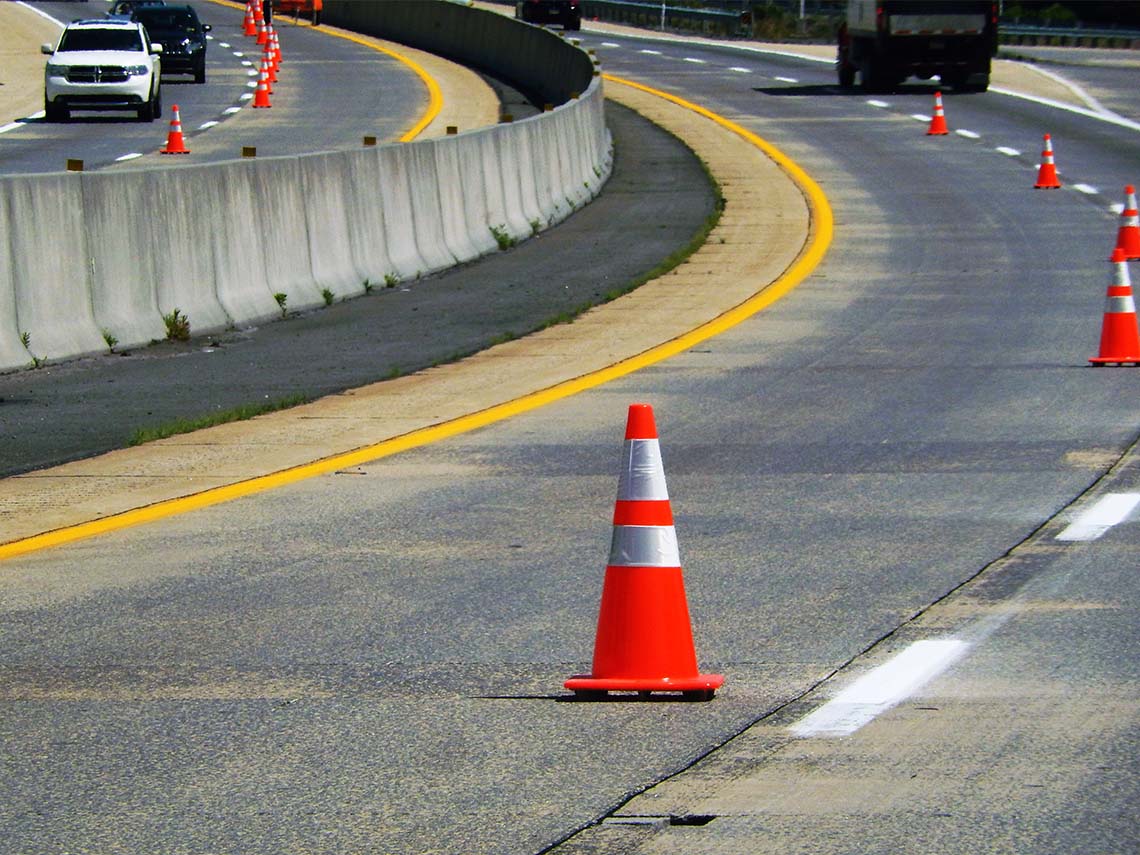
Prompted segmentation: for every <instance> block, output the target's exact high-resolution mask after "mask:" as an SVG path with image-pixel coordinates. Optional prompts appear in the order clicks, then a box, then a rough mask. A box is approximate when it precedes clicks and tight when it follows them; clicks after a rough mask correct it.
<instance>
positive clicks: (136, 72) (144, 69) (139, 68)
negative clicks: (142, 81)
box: [127, 65, 150, 77]
mask: <svg viewBox="0 0 1140 855" xmlns="http://www.w3.org/2000/svg"><path fill="white" fill-rule="evenodd" d="M127 74H129V75H130V76H131V77H141V76H142V75H144V74H150V66H149V65H128V66H127Z"/></svg>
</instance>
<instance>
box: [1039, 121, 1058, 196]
mask: <svg viewBox="0 0 1140 855" xmlns="http://www.w3.org/2000/svg"><path fill="white" fill-rule="evenodd" d="M1060 186H1061V182H1060V181H1059V180H1058V179H1057V166H1056V164H1055V163H1054V162H1053V138H1052V137H1051V136H1049V135H1048V134H1045V150H1044V151H1043V152H1041V166H1040V167H1039V168H1038V170H1037V183H1036V184H1034V185H1033V187H1034V189H1035V190H1056V189H1057V188H1058V187H1060Z"/></svg>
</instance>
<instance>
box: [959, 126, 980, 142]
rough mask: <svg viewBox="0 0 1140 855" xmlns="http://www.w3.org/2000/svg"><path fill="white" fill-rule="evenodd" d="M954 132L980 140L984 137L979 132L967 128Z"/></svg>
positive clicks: (969, 138) (967, 137)
mask: <svg viewBox="0 0 1140 855" xmlns="http://www.w3.org/2000/svg"><path fill="white" fill-rule="evenodd" d="M954 133H956V134H957V135H958V136H960V137H965V138H966V139H968V140H980V139H981V138H982V135H981V134H979V133H977V132H976V131H968V130H966V129H965V128H960V129H958V130H956V131H954Z"/></svg>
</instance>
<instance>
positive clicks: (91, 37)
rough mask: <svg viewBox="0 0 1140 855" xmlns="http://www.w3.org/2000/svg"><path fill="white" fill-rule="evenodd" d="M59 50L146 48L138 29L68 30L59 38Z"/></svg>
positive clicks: (139, 49)
mask: <svg viewBox="0 0 1140 855" xmlns="http://www.w3.org/2000/svg"><path fill="white" fill-rule="evenodd" d="M56 50H59V51H77V50H137V51H139V52H140V53H141V52H142V51H143V50H145V48H144V46H143V43H142V39H140V38H139V34H138V31H137V30H111V29H91V30H67V31H66V32H64V34H63V38H62V39H60V40H59V47H58V48H56Z"/></svg>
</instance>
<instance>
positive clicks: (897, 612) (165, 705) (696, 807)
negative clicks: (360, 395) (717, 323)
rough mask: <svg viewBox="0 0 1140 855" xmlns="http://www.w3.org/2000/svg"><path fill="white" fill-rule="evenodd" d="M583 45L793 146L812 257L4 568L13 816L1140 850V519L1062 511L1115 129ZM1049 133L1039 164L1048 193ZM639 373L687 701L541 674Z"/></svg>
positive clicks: (1106, 216) (1101, 417) (804, 72)
mask: <svg viewBox="0 0 1140 855" xmlns="http://www.w3.org/2000/svg"><path fill="white" fill-rule="evenodd" d="M603 41H605V42H606V43H607V44H606V46H602V45H601V42H603ZM594 43H596V44H598V47H599V50H600V51H601V52H602V56H603V63H604V67H605V68H606V70H607V71H609V72H611V73H615V74H619V75H622V76H626V77H631V78H635V79H639V80H642V81H645V82H648V83H652V84H654V85H656V86H658V87H660V88H665V89H669V90H672V91H675V92H677V93H679V94H682V95H683V96H684V97H686V98H689V99H691V100H695V101H698V102H699V103H701V104H702V105H704V106H706V107H708V108H710V109H712V110H714V111H716V112H718V113H721V114H723V115H726V116H729V117H730V118H732V119H734V120H735V121H738V122H741V123H743V124H745V125H746V126H747V127H749V128H750V129H752V130H754V131H756V132H757V133H759V134H761V135H762V136H764V137H766V138H768V139H770V140H772V141H773V142H775V143H776V144H777V145H779V146H780V147H781V148H782V149H783V150H784V151H785V152H787V153H789V154H790V155H792V156H793V157H794V158H795V159H796V160H797V161H798V162H799V163H800V164H801V165H802V166H803V167H804V168H805V169H806V170H807V171H808V172H809V173H810V174H811V175H812V176H813V177H815V179H816V180H817V181H818V182H819V183H820V184H821V186H823V188H824V190H825V191H826V192H827V194H828V196H829V198H830V200H831V204H832V206H833V207H834V210H835V214H836V235H835V240H834V242H833V244H832V247H831V250H830V253H829V255H828V257H827V259H826V260H825V262H824V263H823V264H822V265H821V266H820V267H819V268H818V269H817V271H816V272H815V273H814V274H813V275H812V276H811V277H809V279H808V280H807V281H805V282H804V283H803V284H802V285H800V286H799V287H798V288H797V289H796V290H795V291H794V292H793V293H792V294H791V295H789V296H788V297H786V298H785V299H783V300H781V301H780V302H778V303H776V304H775V305H774V306H773V307H771V308H769V309H768V310H766V311H765V312H763V313H761V314H759V315H757V316H755V317H754V318H752V319H751V320H749V321H746V322H744V323H742V324H740V325H739V326H737V327H735V328H734V329H732V330H730V331H729V332H727V333H724V334H722V335H721V336H719V337H717V338H715V339H713V340H712V341H710V342H708V343H706V344H705V345H702V346H700V347H699V348H696V349H694V350H692V351H689V352H687V353H685V354H682V355H680V356H678V357H675V358H673V359H671V360H668V361H666V362H664V363H662V364H660V365H657V366H655V367H652V368H648V369H645V370H642V371H640V372H638V373H636V374H633V375H630V376H628V377H626V378H624V379H622V380H619V381H616V382H613V383H610V384H607V385H605V386H603V387H600V388H598V389H595V390H593V391H589V392H585V393H582V394H579V395H577V396H575V397H572V398H569V399H565V400H563V401H560V402H558V403H555V404H552V405H549V406H547V407H545V408H543V409H541V410H537V411H533V412H531V413H529V414H527V415H525V416H521V417H518V418H515V419H513V420H510V421H507V422H501V423H498V424H496V425H495V426H492V427H488V428H485V429H482V430H479V431H477V432H474V433H471V434H468V435H465V436H462V437H458V438H455V439H452V440H448V441H446V442H441V443H439V444H436V445H433V446H429V447H426V448H422V449H419V450H416V451H413V452H410V453H407V454H403V455H397V456H394V457H390V458H387V459H385V460H383V461H380V462H377V463H374V464H369V465H366V466H363V467H360V468H359V469H354V470H352V471H346V472H342V473H339V474H336V475H331V476H328V477H324V478H318V479H312V480H309V481H306V482H303V483H300V484H297V485H294V486H292V487H289V488H285V489H282V490H280V491H277V492H273V493H269V494H262V495H260V496H258V497H254V498H249V499H245V500H241V501H237V502H231V503H228V504H226V505H221V506H217V507H213V508H210V509H207V510H204V511H200V512H196V513H193V514H189V515H184V516H181V517H176V518H172V519H169V520H165V521H163V522H160V523H156V524H154V525H151V526H147V527H144V528H135V529H130V530H127V531H123V532H119V533H116V534H113V535H109V536H106V537H102V538H98V539H93V540H88V541H84V542H81V543H79V544H76V545H73V546H68V547H63V548H60V549H56V550H52V551H49V552H43V553H39V554H33V555H29V556H26V557H23V558H20V559H17V560H15V561H11V562H7V563H6V564H5V565H4V567H3V568H2V571H0V572H3V574H4V583H5V587H4V593H5V604H4V611H5V620H4V622H3V624H2V628H0V632H2V633H3V637H2V640H0V646H2V648H3V650H4V651H5V654H4V659H3V665H2V670H3V677H4V679H3V681H2V685H3V686H4V691H5V693H6V694H5V697H6V698H7V700H5V701H4V702H3V713H4V714H3V716H2V717H0V722H2V723H0V740H2V744H3V746H4V748H3V752H4V753H3V756H4V763H5V769H6V772H7V774H6V775H5V776H4V779H3V781H4V783H3V784H2V785H0V786H3V787H5V788H6V791H5V792H4V793H3V798H2V799H0V804H2V805H3V807H0V811H2V812H3V813H2V814H0V815H2V816H3V822H4V826H5V829H6V831H7V834H6V836H5V840H6V841H8V842H7V845H8V846H9V847H10V848H11V849H12V851H28V850H33V851H42V850H52V849H59V850H63V849H68V850H83V849H86V850H89V851H97V852H135V851H141V850H162V851H165V852H209V851H241V852H285V851H293V852H301V851H305V852H312V851H325V852H336V851H360V850H370V851H392V852H417V853H420V852H432V851H438V852H455V851H470V852H502V853H518V852H540V851H549V850H550V849H551V847H560V848H561V850H562V851H566V852H627V851H639V852H655V853H665V852H682V851H684V852H696V851H709V852H716V851H720V852H732V851H735V852H739V851H756V852H760V851H788V849H789V848H794V847H798V848H799V849H801V850H803V851H826V852H854V851H858V852H878V851H882V852H888V851H889V852H900V851H925V852H929V851H939V852H977V851H1001V852H1004V851H1009V852H1020V851H1034V852H1058V853H1060V852H1072V851H1089V852H1113V851H1123V850H1126V849H1127V848H1128V847H1129V846H1130V845H1133V844H1134V841H1135V839H1136V824H1135V818H1134V811H1133V810H1122V809H1121V806H1128V805H1131V806H1134V805H1135V804H1136V802H1137V795H1138V792H1137V780H1138V778H1137V776H1136V774H1135V770H1136V759H1135V751H1134V745H1135V736H1136V724H1135V723H1136V721H1137V718H1136V712H1137V698H1136V692H1135V685H1136V679H1135V678H1136V674H1135V661H1136V655H1135V654H1136V630H1135V627H1136V625H1137V622H1136V619H1135V618H1136V603H1137V593H1138V590H1137V582H1136V579H1135V574H1134V573H1131V572H1129V568H1131V567H1133V566H1134V565H1135V555H1136V543H1137V537H1138V532H1137V526H1136V524H1135V522H1134V521H1133V520H1132V517H1130V516H1127V515H1126V516H1125V518H1124V519H1123V520H1122V521H1121V522H1120V524H1119V525H1117V526H1113V527H1111V528H1110V529H1107V530H1106V532H1105V534H1104V536H1103V537H1102V538H1101V539H1098V540H1089V541H1079V542H1068V541H1058V540H1057V539H1056V535H1057V534H1059V533H1060V532H1061V531H1062V529H1063V527H1064V525H1065V524H1066V523H1067V522H1068V521H1069V518H1070V517H1076V516H1078V512H1079V511H1080V510H1082V509H1083V508H1084V507H1085V506H1086V505H1087V504H1090V503H1092V502H1093V501H1094V500H1095V499H1097V498H1098V497H1099V494H1100V493H1102V492H1106V491H1113V492H1116V491H1123V492H1128V491H1131V490H1134V489H1135V486H1136V485H1135V468H1134V463H1133V462H1132V461H1131V459H1130V458H1128V457H1127V453H1128V450H1129V449H1130V448H1131V447H1132V445H1133V443H1134V442H1135V440H1136V438H1137V433H1138V431H1137V427H1138V421H1140V420H1138V418H1137V416H1138V413H1137V407H1136V403H1135V402H1136V400H1137V392H1138V386H1140V374H1137V372H1136V371H1135V369H1093V368H1090V367H1088V365H1087V359H1088V357H1089V356H1092V355H1094V353H1095V348H1096V342H1097V338H1098V334H1099V327H1100V319H1101V312H1102V310H1103V305H1104V290H1105V287H1106V285H1107V284H1108V282H1109V280H1110V275H1111V271H1110V269H1109V267H1108V265H1107V263H1106V261H1105V259H1106V257H1107V252H1108V249H1109V247H1110V245H1111V243H1112V239H1113V237H1114V235H1115V229H1116V225H1117V221H1118V217H1117V216H1116V215H1115V214H1114V213H1113V212H1112V211H1111V210H1110V209H1109V207H1108V203H1109V202H1110V201H1118V196H1119V187H1121V186H1123V184H1125V183H1128V182H1130V181H1132V180H1133V178H1132V176H1131V170H1132V169H1133V168H1134V165H1135V163H1136V162H1137V160H1138V155H1140V138H1138V137H1137V135H1136V132H1135V130H1133V129H1130V128H1128V127H1124V126H1121V125H1119V124H1111V123H1105V122H1098V121H1096V120H1093V119H1090V118H1088V117H1086V116H1081V115H1076V114H1067V113H1060V112H1058V111H1057V110H1055V109H1053V108H1050V107H1047V106H1044V105H1040V104H1034V103H1030V102H1022V101H1017V100H1014V99H1012V98H1009V97H1008V96H1004V95H1000V94H998V93H987V94H979V95H969V96H954V97H950V98H948V99H947V114H948V119H949V121H950V122H951V124H952V127H954V128H955V129H956V130H958V129H964V130H968V131H970V134H971V135H962V134H958V133H954V134H951V135H949V136H947V137H936V138H935V137H928V136H926V135H925V133H924V126H923V124H922V121H923V120H922V118H921V115H922V113H926V114H927V116H928V115H929V110H930V102H931V96H932V94H933V87H931V86H923V85H914V86H908V87H904V88H903V89H902V90H901V91H900V92H898V93H895V94H892V95H888V96H882V97H880V98H876V99H874V101H875V103H869V102H868V99H866V98H865V97H863V96H861V95H858V94H856V95H843V94H840V93H839V92H838V91H837V90H836V89H835V88H834V87H833V86H832V85H831V84H832V81H831V70H830V69H829V68H827V67H826V66H822V65H817V64H809V63H804V62H798V61H794V60H785V59H780V58H776V57H771V56H768V55H759V54H741V53H736V52H731V51H723V50H719V49H712V48H704V47H695V46H677V45H675V44H661V45H656V44H646V43H644V42H636V43H632V44H626V43H623V41H622V39H621V38H619V37H610V36H606V37H602V36H599V37H596V38H595V39H594V40H593V42H591V44H594ZM644 51H652V53H645V52H644ZM741 69H743V70H741ZM915 115H919V117H920V118H919V119H915V118H914V116H915ZM1045 132H1051V133H1052V134H1053V136H1054V139H1055V140H1056V142H1057V146H1058V165H1059V168H1060V169H1061V172H1062V176H1063V178H1064V180H1065V183H1066V189H1063V190H1061V191H1048V192H1045V191H1035V190H1033V189H1032V184H1033V180H1034V171H1035V168H1036V151H1035V150H1036V149H1037V148H1038V146H1039V145H1040V140H1041V135H1042V134H1043V133H1045ZM999 149H1005V150H1004V151H1003V150H999ZM1011 152H1012V153H1011ZM1076 184H1081V185H1084V186H1085V187H1086V188H1091V191H1092V192H1087V191H1082V190H1077V189H1074V187H1075V185H1076ZM757 239H758V240H762V239H763V236H762V235H758V236H757ZM594 258H596V256H591V259H590V261H586V260H583V264H592V263H593V259H594ZM551 270H557V271H559V274H560V273H561V268H557V267H547V268H543V269H542V270H540V271H536V273H535V275H538V276H551V275H553V274H552V273H551V272H550V271H551ZM639 400H643V401H648V402H650V403H652V404H653V405H654V406H655V409H656V413H657V419H658V427H659V430H660V434H661V443H662V451H663V455H664V465H665V471H666V475H667V478H668V481H669V487H670V495H671V497H672V504H673V510H674V513H675V515H676V524H677V531H678V536H679V540H680V545H681V556H682V560H683V563H684V566H685V575H686V585H687V589H688V593H689V603H690V607H691V610H692V615H693V623H694V627H695V632H696V636H697V647H698V653H699V658H700V661H701V665H702V666H703V668H704V669H705V670H709V671H716V672H722V673H725V674H726V675H727V677H728V682H727V683H726V686H725V688H724V689H723V690H722V691H721V692H719V693H718V695H717V698H716V700H714V701H713V702H712V703H709V704H678V703H670V702H657V703H637V702H623V701H617V702H613V703H599V704H576V703H567V702H565V694H564V692H562V691H561V682H562V680H563V679H565V678H566V677H567V676H570V675H571V674H574V673H579V672H581V671H582V670H583V669H584V668H587V667H588V661H589V655H590V651H591V646H592V642H593V631H594V620H595V617H596V610H597V598H598V593H599V590H600V583H601V574H602V569H603V565H604V561H605V556H606V554H607V543H608V539H609V536H610V519H611V517H610V511H611V510H612V505H611V503H612V499H613V495H614V487H615V484H616V480H617V464H618V456H619V451H620V448H621V437H622V426H623V424H624V417H625V411H626V408H627V406H628V404H629V403H631V402H633V401H639ZM1090 488H1091V489H1092V494H1091V495H1087V496H1086V493H1087V492H1088V491H1089V490H1090ZM1074 502H1077V503H1078V504H1077V506H1076V507H1074V505H1073V503H1074ZM1002 615H1007V616H1008V617H1007V619H1006V620H1005V621H1004V622H1003V621H1001V620H1000V617H1001V616H1002ZM947 639H949V640H953V641H956V642H959V643H961V644H963V645H966V648H967V652H965V653H963V654H962V658H959V659H958V660H957V661H956V663H955V664H953V665H952V666H951V667H950V670H948V671H946V672H945V673H944V675H943V677H942V678H940V680H939V682H936V683H935V684H933V685H932V687H931V688H929V689H928V692H929V693H931V694H933V695H934V697H935V698H937V701H936V702H932V701H930V700H929V698H930V695H923V696H922V699H921V700H913V701H907V702H905V703H903V704H902V705H901V706H899V707H897V708H896V709H895V710H894V712H893V713H891V712H890V711H887V715H885V716H884V717H882V718H880V719H879V720H877V721H874V722H872V723H870V724H869V725H868V727H867V728H866V729H863V730H858V731H855V732H854V733H853V734H850V735H848V736H847V737H844V738H841V739H839V740H838V741H828V740H827V739H825V738H823V737H821V736H818V735H809V736H807V737H799V738H793V737H795V731H794V727H795V725H796V724H797V722H800V721H801V720H802V717H803V716H804V715H807V714H808V713H810V712H811V711H813V710H815V709H818V708H820V707H822V706H823V704H824V701H825V700H826V699H827V697H829V696H830V695H832V694H834V693H835V692H836V691H838V689H839V688H840V687H841V686H842V685H846V684H849V683H850V682H851V680H852V679H853V677H854V676H857V675H858V674H861V673H864V672H868V671H869V670H870V668H871V667H873V666H875V665H879V664H884V663H885V662H886V661H887V660H888V659H889V658H890V657H891V656H893V655H894V654H895V653H898V652H902V651H903V650H904V649H905V647H906V645H909V643H911V642H913V641H942V640H947ZM1066 705H1071V706H1068V707H1067V708H1066ZM1066 713H1073V714H1066ZM733 737H738V738H736V739H733ZM951 737H952V738H951ZM730 740H731V742H729V741H730ZM726 743H729V744H728V745H727V747H725V748H721V750H719V751H718V750H717V749H718V748H720V747H721V746H725V744H726ZM702 757H707V761H706V762H705V763H698V761H699V760H700V758H702ZM686 770H688V771H686ZM1013 772H1015V773H1016V774H1011V773H1013ZM643 792H644V795H643V796H642V797H641V798H640V799H638V800H636V801H634V802H629V799H630V798H631V797H632V796H635V795H637V794H639V793H643ZM718 799H719V801H718ZM650 800H652V802H653V806H647V804H649V803H650ZM627 803H628V805H627ZM623 815H624V816H625V817H626V818H627V819H636V818H638V817H641V818H643V819H645V820H646V822H645V823H641V824H638V823H633V824H629V823H624V824H623V823H621V822H614V820H616V819H620V818H621V816H623ZM671 817H672V819H671ZM579 832H580V833H579Z"/></svg>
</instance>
